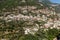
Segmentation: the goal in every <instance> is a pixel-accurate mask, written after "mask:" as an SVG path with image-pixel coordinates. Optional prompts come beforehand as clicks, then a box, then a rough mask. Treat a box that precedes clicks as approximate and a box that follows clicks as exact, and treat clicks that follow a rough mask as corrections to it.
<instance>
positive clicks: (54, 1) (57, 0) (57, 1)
mask: <svg viewBox="0 0 60 40" xmlns="http://www.w3.org/2000/svg"><path fill="white" fill-rule="evenodd" d="M51 2H53V3H59V4H60V0H51Z"/></svg>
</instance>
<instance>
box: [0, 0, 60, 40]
mask: <svg viewBox="0 0 60 40" xmlns="http://www.w3.org/2000/svg"><path fill="white" fill-rule="evenodd" d="M22 2H25V1H24V0H22ZM50 5H51V6H50V7H49V8H50V9H49V8H48V7H45V8H44V4H42V3H41V2H39V3H38V5H35V6H33V5H32V6H30V5H26V6H25V5H24V6H17V7H16V8H12V10H11V11H10V10H7V9H5V8H3V9H2V12H1V14H0V34H1V35H0V36H2V37H1V38H7V39H6V40H10V39H9V37H8V36H5V35H7V34H12V35H13V34H14V33H16V34H14V35H13V36H14V37H15V36H16V37H18V36H17V34H18V35H24V34H25V35H27V34H32V35H35V33H36V32H37V31H38V30H39V29H44V31H47V30H49V28H50V29H54V28H56V29H58V30H59V29H60V15H59V13H57V12H56V11H55V8H54V7H55V6H57V5H54V4H53V5H52V4H50ZM2 30H3V31H2ZM23 31H24V32H23ZM12 35H11V38H13V36H12ZM0 40H5V39H0ZM11 40H17V38H15V39H11ZM44 40H46V39H44Z"/></svg>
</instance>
